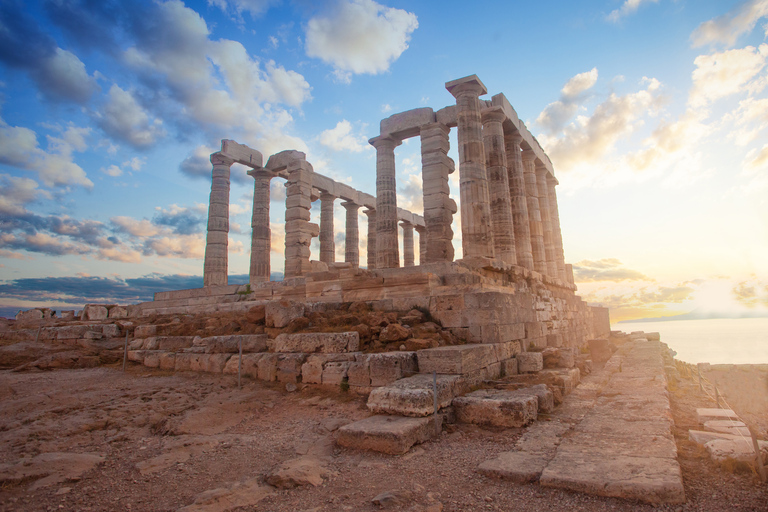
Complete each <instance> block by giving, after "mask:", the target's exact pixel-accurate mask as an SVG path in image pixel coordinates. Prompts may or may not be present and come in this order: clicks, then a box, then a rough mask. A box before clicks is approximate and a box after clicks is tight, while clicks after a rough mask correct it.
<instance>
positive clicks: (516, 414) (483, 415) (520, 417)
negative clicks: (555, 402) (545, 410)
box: [453, 386, 552, 427]
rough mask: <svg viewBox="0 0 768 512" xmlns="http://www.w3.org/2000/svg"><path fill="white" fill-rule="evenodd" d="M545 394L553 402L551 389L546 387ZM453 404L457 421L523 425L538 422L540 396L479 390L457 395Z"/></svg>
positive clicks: (502, 425)
mask: <svg viewBox="0 0 768 512" xmlns="http://www.w3.org/2000/svg"><path fill="white" fill-rule="evenodd" d="M544 387H545V388H546V386H544ZM546 393H548V394H549V401H550V402H552V392H551V391H549V390H546ZM545 395H546V394H545ZM544 400H546V397H545V399H544ZM453 407H454V410H455V412H456V420H457V421H459V422H462V423H472V424H475V425H492V426H495V427H524V426H526V425H529V424H530V423H533V422H534V421H536V418H537V417H538V410H539V397H538V395H537V394H536V393H533V392H525V390H518V391H510V390H502V389H479V390H477V391H473V392H472V393H469V394H468V395H465V396H460V397H458V398H454V399H453Z"/></svg>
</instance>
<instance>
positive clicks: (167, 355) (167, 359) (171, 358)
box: [158, 352, 176, 370]
mask: <svg viewBox="0 0 768 512" xmlns="http://www.w3.org/2000/svg"><path fill="white" fill-rule="evenodd" d="M158 367H159V368H160V369H161V370H173V369H174V368H176V354H175V353H174V352H161V353H160V357H159V358H158Z"/></svg>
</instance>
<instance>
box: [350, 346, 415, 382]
mask: <svg viewBox="0 0 768 512" xmlns="http://www.w3.org/2000/svg"><path fill="white" fill-rule="evenodd" d="M367 365H368V376H369V383H368V384H357V382H356V383H355V385H367V386H374V387H378V386H387V385H389V384H391V383H393V382H395V381H396V380H398V379H401V378H403V377H410V376H411V375H413V374H414V373H416V372H417V371H418V363H417V360H416V352H383V353H380V354H370V355H368V358H367ZM355 370H357V368H355ZM353 371H354V370H353ZM364 381H365V379H364V377H363V379H362V382H364Z"/></svg>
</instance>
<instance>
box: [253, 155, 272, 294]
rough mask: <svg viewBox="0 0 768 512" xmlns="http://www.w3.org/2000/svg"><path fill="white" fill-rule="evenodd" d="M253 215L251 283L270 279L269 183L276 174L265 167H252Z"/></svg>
mask: <svg viewBox="0 0 768 512" xmlns="http://www.w3.org/2000/svg"><path fill="white" fill-rule="evenodd" d="M248 174H249V175H251V176H252V177H253V181H254V183H253V216H252V217H251V269H250V273H249V276H250V279H249V281H250V283H251V284H252V285H253V284H256V283H260V282H264V281H269V274H270V261H269V257H270V253H271V251H272V231H271V229H270V227H269V185H270V181H271V180H272V178H273V177H274V174H273V173H271V172H269V171H266V170H264V169H252V170H250V171H248Z"/></svg>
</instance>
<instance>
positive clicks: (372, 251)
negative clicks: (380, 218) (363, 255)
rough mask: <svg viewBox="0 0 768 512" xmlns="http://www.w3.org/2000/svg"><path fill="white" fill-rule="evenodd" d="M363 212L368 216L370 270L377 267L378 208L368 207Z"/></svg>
mask: <svg viewBox="0 0 768 512" xmlns="http://www.w3.org/2000/svg"><path fill="white" fill-rule="evenodd" d="M363 213H364V214H365V215H366V216H367V217H368V246H367V252H368V256H367V263H368V270H371V269H374V268H376V210H375V209H374V208H367V209H365V210H363Z"/></svg>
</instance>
